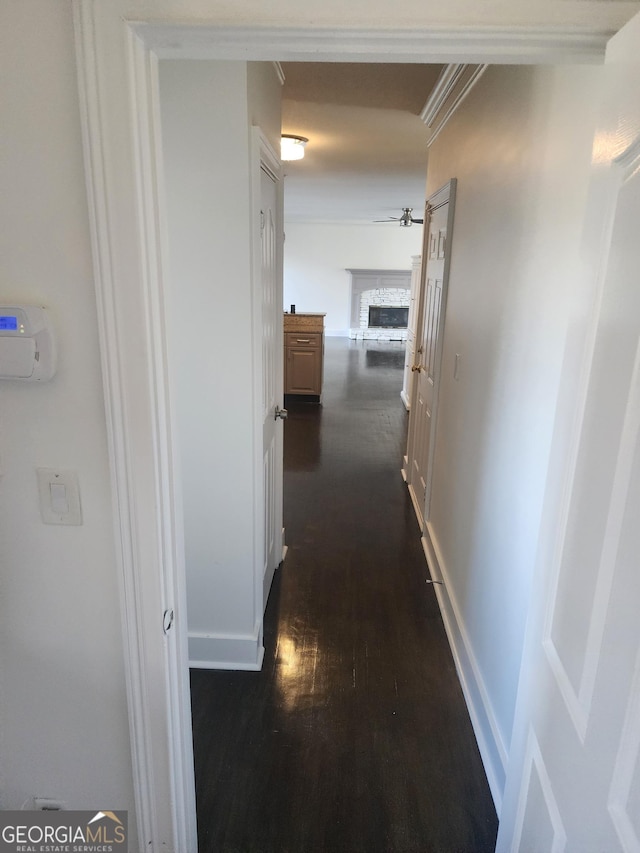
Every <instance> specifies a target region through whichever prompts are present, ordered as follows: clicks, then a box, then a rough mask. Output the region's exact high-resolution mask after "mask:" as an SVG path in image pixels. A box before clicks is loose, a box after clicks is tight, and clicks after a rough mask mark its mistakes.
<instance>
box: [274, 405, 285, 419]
mask: <svg viewBox="0 0 640 853" xmlns="http://www.w3.org/2000/svg"><path fill="white" fill-rule="evenodd" d="M288 414H289V412H288V411H287V410H286V409H281V408H280V406H276V411H275V415H274V419H275V420H276V421H277V420H278V418H280V420H283V421H284V420H286V418H287V416H288Z"/></svg>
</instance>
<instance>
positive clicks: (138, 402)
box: [76, 4, 600, 850]
mask: <svg viewBox="0 0 640 853" xmlns="http://www.w3.org/2000/svg"><path fill="white" fill-rule="evenodd" d="M76 11H77V25H78V33H79V35H78V53H79V66H80V76H81V84H82V86H83V87H84V88H83V95H82V97H83V110H84V118H85V121H86V127H87V139H88V144H87V147H88V150H89V151H90V152H91V155H92V157H90V158H89V162H90V163H91V164H92V165H91V167H90V169H89V171H90V180H91V183H92V188H93V192H94V196H93V198H94V199H98V201H99V203H98V204H96V205H94V206H93V209H92V215H93V218H94V237H95V240H96V245H97V247H98V251H97V262H96V263H97V272H96V277H97V282H98V304H99V314H100V317H101V322H102V323H103V327H104V329H105V335H104V337H103V348H104V352H105V360H104V363H105V373H106V375H105V384H106V387H107V396H108V398H109V399H110V400H111V403H112V405H111V408H110V412H109V429H110V436H111V445H110V447H111V453H112V458H113V460H114V472H115V473H114V476H115V484H116V491H117V494H118V495H119V496H120V500H119V502H118V530H119V544H120V546H121V549H120V550H121V553H122V567H123V585H124V590H125V593H124V594H123V614H124V615H123V618H124V621H125V626H126V633H127V637H128V642H129V646H128V648H129V658H128V671H129V686H130V692H129V697H130V705H131V708H132V713H131V727H132V744H133V749H134V757H135V763H136V774H135V776H136V779H137V780H138V782H137V792H138V809H139V824H140V827H141V836H142V837H144V838H145V839H149V843H153V844H156V846H157V847H158V848H160V847H161V845H162V844H163V843H164V844H166V845H169V846H171V845H173V846H174V847H176V848H177V849H181V850H195V844H194V837H193V811H192V808H191V805H190V803H189V797H190V791H191V790H192V786H191V784H190V778H191V771H190V760H189V755H190V749H189V738H188V736H185V732H187V734H188V729H189V726H188V721H187V719H186V718H185V717H184V711H185V708H186V707H188V700H187V697H186V693H185V690H184V687H185V682H184V674H185V670H184V667H185V662H186V650H185V647H184V636H183V635H182V633H181V632H182V631H184V628H180V621H178V623H177V625H178V630H174V631H173V633H171V632H170V630H169V632H168V633H164V634H163V635H162V636H158V635H157V626H158V624H161V622H160V619H161V616H162V614H163V612H165V611H167V610H169V609H174V608H176V607H177V608H178V612H179V613H182V612H183V610H184V607H183V605H184V590H183V589H181V585H180V580H179V574H178V573H177V571H176V567H177V566H179V563H180V553H179V547H176V542H178V541H179V535H178V532H177V531H176V518H175V515H174V507H175V502H174V496H173V494H172V487H173V482H174V474H173V471H174V469H173V464H174V463H173V460H172V457H171V434H172V433H171V413H170V409H169V408H168V403H167V398H166V382H165V380H166V375H165V372H164V370H165V365H166V351H165V341H164V339H163V333H162V328H163V319H164V314H163V305H162V301H163V300H162V273H163V269H164V265H165V264H166V259H165V258H164V255H163V252H164V249H163V247H164V242H163V239H164V238H163V229H162V224H163V223H162V221H161V220H160V221H159V220H158V217H157V216H156V211H158V210H161V205H160V204H159V198H158V187H157V182H156V175H157V169H154V165H156V164H157V162H158V159H157V136H156V135H155V134H156V133H157V124H156V121H157V114H156V113H155V112H154V109H155V106H154V92H155V77H154V74H155V65H154V63H155V61H156V57H157V53H155V51H167V52H170V51H174V54H173V55H175V54H176V52H177V53H180V52H181V51H182V55H183V56H184V55H189V52H190V50H194V51H195V50H199V51H200V53H201V55H202V51H203V50H204V51H205V52H206V50H207V49H208V48H207V46H206V45H204V41H203V40H202V39H198V38H196V39H193V40H192V41H190V36H189V33H185V32H184V31H183V30H182V29H180V28H177V30H174V31H173V33H172V34H170V35H169V38H167V37H166V36H167V32H168V30H167V29H166V28H165V27H163V26H156V27H155V28H154V27H145V25H140V24H139V22H136V23H130V22H129V21H128V20H127V18H126V13H125V10H123V9H119V8H116V4H110V6H109V8H108V9H107V8H106V7H97V6H95V4H82V5H78V6H77V7H76ZM121 13H122V17H120V15H121ZM123 28H124V33H123ZM203 33H204V31H203V30H200V31H199V34H200V35H202V34H203ZM123 35H124V37H123ZM176 35H177V40H176ZM194 35H195V33H191V38H193V36H194ZM209 35H210V36H211V39H212V41H211V42H210V45H211V44H213V45H214V47H213V52H215V50H223V51H226V52H227V55H228V54H229V52H233V50H234V49H235V50H236V52H237V53H242V55H244V56H246V51H247V49H253V46H254V45H259V46H261V47H260V49H261V50H263V51H264V39H265V33H264V31H263V32H257V31H256V32H253V33H251V32H249V33H248V32H246V31H245V32H243V33H242V37H241V38H240V39H239V40H238V42H236V43H235V44H234V40H233V38H227V39H221V40H220V39H219V40H218V41H216V34H215V32H214V33H211V32H209ZM268 38H269V37H267V42H268ZM282 38H283V37H281V39H282ZM358 40H359V41H358ZM205 41H206V39H205ZM356 41H358V43H359V45H360V47H362V46H363V45H364V44H365V43H366V44H368V45H369V48H370V51H371V54H370V55H371V56H375V57H376V58H379V59H381V60H385V59H390V58H392V59H396V60H397V59H401V58H402V56H403V55H404V56H405V57H408V56H412V57H413V58H416V59H417V58H424V54H425V52H426V53H428V54H429V51H430V48H431V49H432V50H433V53H432V54H430V55H432V56H436V55H438V47H437V44H436V41H429V37H428V34H427V33H425V34H424V40H422V41H421V44H420V49H419V50H416V48H415V46H414V45H415V32H412V33H411V36H410V37H409V36H407V37H405V38H403V37H399V38H398V39H397V40H394V47H393V49H392V52H390V51H389V47H388V44H387V43H384V44H382V43H381V42H380V39H379V34H376V33H375V31H372V32H369V33H366V34H360V35H359V36H358V37H356V36H355V35H354V33H353V32H351V33H350V35H349V38H348V39H345V40H344V42H339V43H332V44H331V46H328V45H327V43H326V41H323V40H322V37H319V36H317V34H316V35H314V34H310V38H309V40H308V41H305V44H304V48H303V49H302V51H301V48H300V43H299V37H298V36H291V38H290V39H289V41H288V42H287V38H286V36H285V37H284V42H285V43H286V46H285V47H282V44H283V41H282V40H281V41H280V45H281V46H280V48H279V50H278V52H279V53H280V51H282V53H280V55H283V53H287V51H289V54H288V55H289V56H291V57H293V58H295V57H296V56H299V55H300V52H304V51H309V52H312V51H318V50H319V51H321V52H323V51H326V54H324V55H325V56H326V57H327V58H329V59H332V58H337V57H339V56H340V55H344V54H347V53H348V52H349V51H353V50H354V44H355V43H356ZM487 43H488V42H487V41H485V43H484V44H485V50H486V51H487V52H486V54H485V55H486V56H493V57H499V56H501V55H502V54H501V53H500V51H501V49H502V47H501V46H502V45H503V44H504V34H502V35H501V37H500V39H499V40H498V39H496V40H495V41H494V42H493V43H491V40H489V43H490V46H489V47H486V45H487ZM455 44H456V45H457V50H458V51H459V53H458V54H457V55H458V56H464V55H465V53H466V50H467V49H468V48H467V46H466V43H465V41H464V40H460V41H455ZM590 44H591V45H592V44H593V43H592V42H591V43H590ZM203 45H204V46H203ZM558 45H560V47H558ZM555 46H556V48H555V49H556V52H555V53H554V50H553V49H550V50H549V51H548V52H547V54H546V59H547V60H548V61H552V60H553V58H556V57H560V56H561V55H562V54H563V51H565V52H567V53H572V55H575V48H576V40H575V34H572V38H571V39H569V38H567V39H566V41H564V42H562V40H560V41H556V42H555ZM270 49H273V46H272V47H271V48H270ZM588 49H589V48H588V45H587V42H586V41H585V43H584V53H583V56H585V57H587V55H588ZM592 49H593V47H592ZM599 49H600V48H597V49H596V50H595V51H594V53H595V54H597V53H598V51H599ZM538 51H539V41H538V40H537V39H532V40H531V41H530V42H526V41H525V42H524V43H523V42H522V41H521V42H519V53H520V56H526V55H528V56H529V57H531V58H532V57H539V55H540V54H539V52H538ZM418 54H419V56H418ZM307 55H308V54H307ZM592 56H593V54H592ZM98 57H99V61H98V60H97V58H98ZM593 58H594V59H595V56H593ZM127 74H128V78H127V79H125V77H126V75H127ZM128 84H129V85H130V90H131V91H130V95H131V98H132V101H133V104H134V108H133V109H131V103H130V101H129V100H128V98H127V97H125V93H126V92H127V85H128ZM98 102H99V103H100V104H101V107H102V109H96V108H95V107H96V105H97V103H98ZM128 130H132V132H131V134H129V133H128V132H127V131H128ZM123 139H124V140H128V142H124V143H123ZM107 140H110V142H109V143H108V144H107ZM107 151H108V156H106V152H107ZM116 176H119V179H118V178H116ZM122 176H128V177H129V178H131V180H122ZM105 201H106V203H104V204H103V203H102V202H105ZM116 295H117V298H115V296H116ZM141 318H143V319H144V322H141ZM141 352H142V353H143V356H144V357H143V358H140V354H141ZM124 365H126V369H125V367H124ZM133 482H135V483H136V490H135V492H132V490H131V486H130V484H131V483H133ZM141 531H143V532H144V533H145V535H144V536H140V535H139V534H140V532H141ZM134 534H135V535H134ZM157 566H163V568H164V573H163V575H162V578H161V579H159V578H158V576H157V568H156V567H157ZM167 624H169V623H167ZM172 624H173V623H172ZM143 637H144V638H146V639H145V642H144V643H143V642H142V638H143ZM154 638H155V639H154ZM151 732H155V733H157V735H156V736H154V737H150V733H151ZM176 839H177V840H176Z"/></svg>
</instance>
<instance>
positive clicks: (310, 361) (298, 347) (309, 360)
mask: <svg viewBox="0 0 640 853" xmlns="http://www.w3.org/2000/svg"><path fill="white" fill-rule="evenodd" d="M324 316H325V315H324V314H285V315H284V393H285V394H304V395H306V396H310V397H316V398H317V399H318V400H319V399H320V395H321V394H322V372H323V362H324Z"/></svg>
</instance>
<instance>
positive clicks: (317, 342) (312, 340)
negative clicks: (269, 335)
mask: <svg viewBox="0 0 640 853" xmlns="http://www.w3.org/2000/svg"><path fill="white" fill-rule="evenodd" d="M284 345H285V346H286V347H296V349H299V348H300V347H302V348H305V349H306V348H307V347H309V348H312V347H320V346H322V332H285V336H284Z"/></svg>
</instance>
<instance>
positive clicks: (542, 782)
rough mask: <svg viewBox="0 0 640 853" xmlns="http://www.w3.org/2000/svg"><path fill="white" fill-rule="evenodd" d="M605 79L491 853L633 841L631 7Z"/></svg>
mask: <svg viewBox="0 0 640 853" xmlns="http://www.w3.org/2000/svg"><path fill="white" fill-rule="evenodd" d="M604 74H605V80H606V81H607V82H606V85H605V106H604V107H603V112H604V113H605V116H604V121H603V124H602V126H601V128H600V130H599V132H598V134H597V137H596V142H597V144H596V145H595V146H594V154H595V156H594V168H593V180H592V192H591V198H590V204H589V206H588V220H591V224H590V225H589V228H590V229H591V227H592V225H593V218H594V214H597V215H598V217H599V220H600V225H599V233H600V235H601V239H600V240H599V241H596V242H598V243H601V247H600V248H599V250H598V252H597V254H599V258H597V257H596V258H595V261H596V262H597V267H596V268H599V274H598V286H597V290H598V298H597V299H596V300H595V307H594V309H593V315H592V320H591V325H590V329H591V334H590V335H589V336H588V337H587V341H588V345H587V348H586V352H587V355H586V357H585V365H586V366H587V367H588V370H587V371H586V372H585V380H584V385H583V387H584V396H583V398H582V400H583V402H582V406H581V411H582V417H581V418H579V419H578V424H579V425H578V427H577V429H576V432H575V439H574V443H573V445H574V453H573V454H569V463H568V465H567V475H566V480H565V483H566V485H565V490H564V494H565V495H566V498H565V499H564V500H561V501H560V504H559V506H560V513H559V516H560V518H561V519H562V521H561V523H560V524H559V525H558V526H557V528H556V535H557V538H556V542H555V546H554V548H553V549H549V550H550V554H551V559H550V561H549V563H550V565H551V575H550V577H549V579H548V582H545V584H544V586H545V588H546V590H547V593H546V595H545V596H544V597H543V598H542V601H541V605H540V607H539V609H538V612H537V614H536V617H535V620H534V621H535V623H536V627H535V628H534V629H532V630H531V631H530V634H529V638H528V646H527V653H526V657H525V662H526V664H527V669H526V670H524V676H525V678H524V679H523V681H522V682H521V685H522V686H521V691H520V695H519V698H518V708H517V716H516V729H515V737H514V743H513V744H512V756H511V758H510V767H509V773H508V777H507V789H506V792H505V801H504V807H503V813H502V815H501V823H500V834H499V839H498V847H497V849H498V850H499V851H501V853H506V851H509V853H511V851H523V853H524V851H526V853H537V851H540V853H543V851H544V853H548V851H552V853H561V851H563V850H567V851H572V853H618V851H625V853H631V851H635V853H638V851H640V563H639V555H640V240H639V239H638V236H639V234H640V97H638V92H640V16H637V17H636V18H635V19H633V21H632V22H631V23H630V24H629V25H627V27H625V28H624V29H623V30H622V31H621V33H619V34H618V35H617V36H616V37H615V38H614V39H613V40H612V41H611V42H610V44H609V48H608V51H607V66H605V72H604ZM593 242H594V241H593V240H591V241H585V246H589V245H593ZM594 254H595V253H594ZM558 493H560V490H558Z"/></svg>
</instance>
